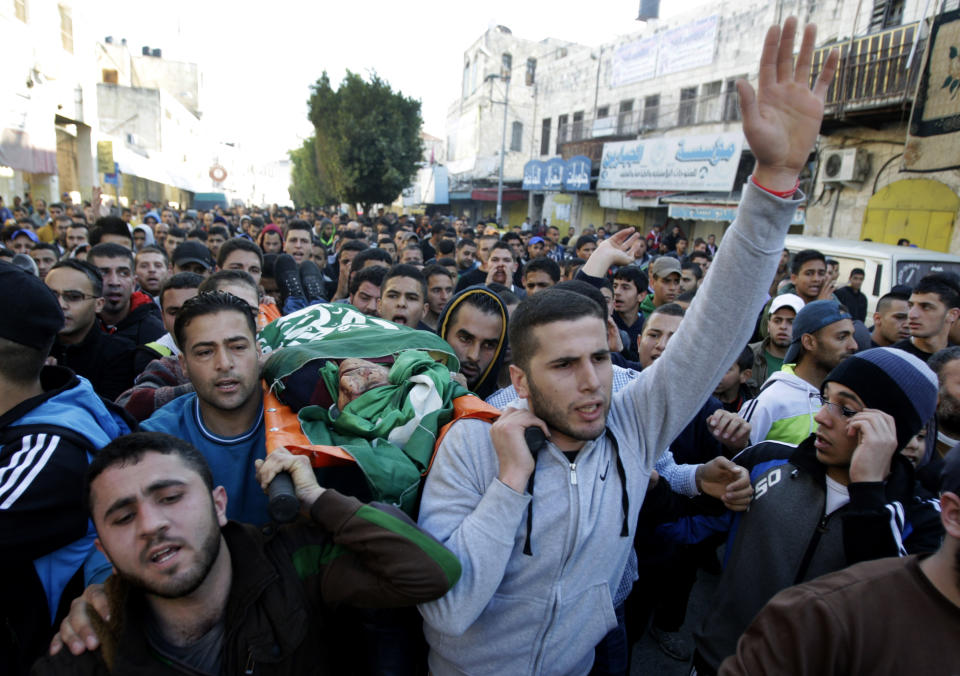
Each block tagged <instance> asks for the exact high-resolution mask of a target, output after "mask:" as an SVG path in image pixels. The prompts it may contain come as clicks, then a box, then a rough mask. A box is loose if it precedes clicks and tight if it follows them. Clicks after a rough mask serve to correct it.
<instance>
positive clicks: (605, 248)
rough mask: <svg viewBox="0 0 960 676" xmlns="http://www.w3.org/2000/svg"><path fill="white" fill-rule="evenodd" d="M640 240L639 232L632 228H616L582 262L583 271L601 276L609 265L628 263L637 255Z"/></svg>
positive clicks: (593, 275)
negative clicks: (613, 232) (611, 234)
mask: <svg viewBox="0 0 960 676" xmlns="http://www.w3.org/2000/svg"><path fill="white" fill-rule="evenodd" d="M640 240H641V235H640V233H639V232H637V231H636V230H634V229H633V228H623V229H622V230H618V231H617V232H616V233H615V234H614V235H613V236H612V237H608V238H607V239H605V240H603V241H602V242H600V243H599V244H598V245H597V248H596V250H595V251H594V252H593V253H592V254H590V258H589V259H587V262H586V263H584V264H583V268H581V269H582V270H583V273H584V274H585V275H590V276H591V277H603V276H604V275H605V274H607V270H608V269H610V266H611V265H629V264H630V263H632V262H633V261H634V260H635V259H636V257H637V247H639V246H640Z"/></svg>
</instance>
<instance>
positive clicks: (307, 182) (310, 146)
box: [289, 136, 338, 208]
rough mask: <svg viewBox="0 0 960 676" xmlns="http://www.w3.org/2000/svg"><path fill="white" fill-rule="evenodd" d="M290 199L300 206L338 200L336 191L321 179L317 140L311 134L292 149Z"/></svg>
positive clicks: (329, 202) (330, 202)
mask: <svg viewBox="0 0 960 676" xmlns="http://www.w3.org/2000/svg"><path fill="white" fill-rule="evenodd" d="M289 154H290V162H291V164H292V165H293V166H292V168H291V171H290V178H291V185H290V199H292V200H293V203H294V204H295V205H296V206H297V207H298V208H300V207H317V206H322V205H325V204H332V203H334V202H337V201H338V200H337V199H336V196H335V193H334V192H333V191H331V190H330V189H329V187H328V186H326V185H324V184H323V182H322V181H321V180H320V174H319V170H318V168H317V150H316V140H315V139H314V138H313V137H312V136H311V137H310V138H308V139H307V140H305V141H304V142H303V145H302V146H300V147H299V148H297V149H295V150H291V151H290V153H289Z"/></svg>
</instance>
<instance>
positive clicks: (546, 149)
mask: <svg viewBox="0 0 960 676" xmlns="http://www.w3.org/2000/svg"><path fill="white" fill-rule="evenodd" d="M550 122H551V120H550V118H549V117H545V118H543V126H542V127H541V128H540V154H541V155H549V154H550Z"/></svg>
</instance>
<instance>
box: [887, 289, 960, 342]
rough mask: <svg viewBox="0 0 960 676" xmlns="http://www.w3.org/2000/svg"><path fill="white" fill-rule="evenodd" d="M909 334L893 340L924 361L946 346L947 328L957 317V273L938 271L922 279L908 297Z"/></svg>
mask: <svg viewBox="0 0 960 676" xmlns="http://www.w3.org/2000/svg"><path fill="white" fill-rule="evenodd" d="M907 304H908V306H909V308H910V309H909V311H908V312H907V328H908V329H909V330H910V337H909V338H906V339H904V340H901V341H899V342H897V343H894V344H893V347H895V348H897V349H899V350H906V351H907V352H909V353H910V354H912V355H913V356H915V357H919V358H920V359H923V360H924V361H926V360H928V359H929V358H930V357H932V356H933V353H934V352H936V351H937V350H942V349H943V348H945V347H946V346H947V343H948V338H949V336H950V329H951V328H952V327H953V323H954V322H955V321H957V319H960V288H958V286H957V281H956V277H954V276H952V275H948V274H943V273H937V274H932V275H927V276H926V277H924V278H923V279H921V280H920V281H919V282H918V283H917V285H916V286H915V287H914V289H913V293H912V294H910V300H909V301H907Z"/></svg>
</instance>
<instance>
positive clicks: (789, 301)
mask: <svg viewBox="0 0 960 676" xmlns="http://www.w3.org/2000/svg"><path fill="white" fill-rule="evenodd" d="M802 309H803V299H802V298H800V296H798V295H796V294H795V293H784V294H781V295H779V296H776V297H775V298H774V299H773V302H772V303H770V309H769V310H768V314H769V316H770V319H769V321H768V322H767V337H766V338H764V339H763V340H758V341H757V342H755V343H750V345H749V346H748V347H749V348H750V349H751V350H752V351H753V369H752V375H751V377H750V383H751V385H752V386H753V387H755V388H759V387H761V386H762V385H763V384H764V383H765V382H767V378H768V377H769V376H770V375H771V374H773V373H776V372H777V371H779V370H780V369H781V368H783V358H784V357H785V356H786V354H787V348H788V347H790V343H791V342H792V341H793V320H794V319H796V317H797V314H798V313H799V312H800V310H802Z"/></svg>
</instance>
